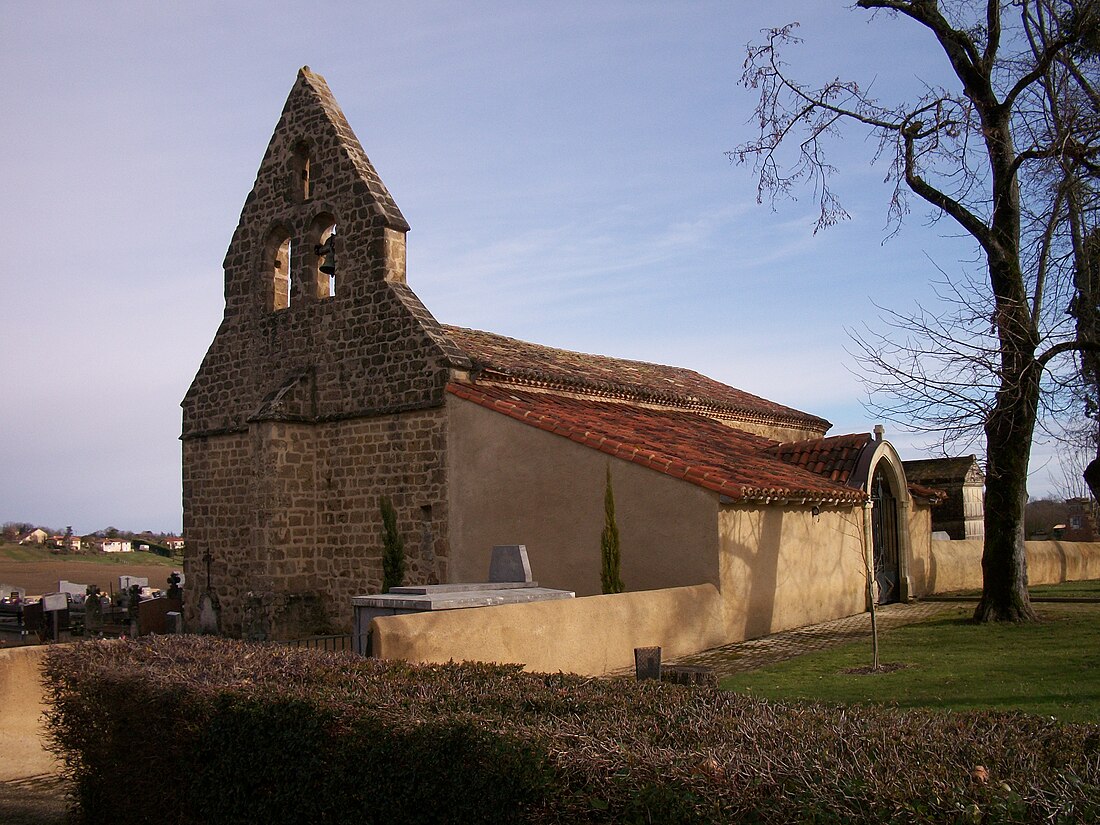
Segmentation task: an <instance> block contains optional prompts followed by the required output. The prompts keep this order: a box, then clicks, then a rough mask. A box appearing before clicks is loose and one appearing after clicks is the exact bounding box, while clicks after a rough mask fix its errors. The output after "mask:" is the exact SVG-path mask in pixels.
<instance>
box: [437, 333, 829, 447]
mask: <svg viewBox="0 0 1100 825" xmlns="http://www.w3.org/2000/svg"><path fill="white" fill-rule="evenodd" d="M442 328H443V331H444V332H445V333H446V334H447V336H448V337H449V338H450V339H451V340H452V341H453V342H454V343H455V344H456V345H457V346H458V348H459V349H460V350H462V351H464V352H465V353H466V354H467V356H468V357H469V359H470V361H471V362H472V363H473V366H474V370H473V374H474V375H475V377H481V378H483V379H486V380H496V381H504V382H507V383H510V384H519V385H528V386H536V387H542V388H548V389H556V390H561V391H569V392H578V393H581V394H585V395H595V396H598V397H603V398H618V399H622V400H630V401H640V402H643V403H655V404H662V405H668V406H673V407H679V408H681V409H689V410H695V411H699V412H703V413H707V414H712V415H714V414H717V415H718V416H719V417H723V415H724V416H725V417H732V418H736V419H740V420H746V421H757V422H763V423H777V424H785V425H788V426H792V427H798V428H802V429H808V430H810V431H816V432H820V433H821V434H822V435H824V434H825V433H826V432H827V431H828V429H829V427H830V426H831V425H830V424H829V422H828V421H826V420H825V419H823V418H819V417H818V416H816V415H810V414H809V413H804V412H800V411H799V410H795V409H792V408H791V407H785V406H783V405H782V404H776V403H775V402H773V401H768V400H767V399H765V398H760V397H759V396H756V395H752V394H751V393H747V392H744V391H742V390H739V389H736V388H734V387H730V386H727V385H726V384H723V383H721V382H719V381H715V380H714V379H712V378H707V377H706V376H705V375H702V374H700V373H698V372H695V371H694V370H689V369H684V368H682V367H666V366H664V365H662V364H650V363H647V362H645V361H628V360H625V359H622V358H609V357H607V356H605V355H587V354H585V353H580V352H571V351H569V350H563V349H556V348H555V347H547V346H543V345H542V344H532V343H530V342H528V341H520V340H517V339H515V338H507V337H505V336H503V335H496V334H494V333H491V332H481V331H479V330H473V329H463V328H462V327H452V326H446V325H444V326H443V327H442Z"/></svg>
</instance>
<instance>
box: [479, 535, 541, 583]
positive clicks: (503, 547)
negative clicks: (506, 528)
mask: <svg viewBox="0 0 1100 825" xmlns="http://www.w3.org/2000/svg"><path fill="white" fill-rule="evenodd" d="M489 581H491V582H529V581H531V562H530V561H528V559H527V546H526V545H524V544H499V545H497V546H496V547H494V548H493V555H492V558H491V559H490V560H489Z"/></svg>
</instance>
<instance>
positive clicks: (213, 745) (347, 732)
mask: <svg viewBox="0 0 1100 825" xmlns="http://www.w3.org/2000/svg"><path fill="white" fill-rule="evenodd" d="M45 678H46V683H47V688H48V691H49V694H50V700H51V703H52V709H51V710H50V712H49V714H48V725H49V730H50V733H51V736H52V737H53V742H54V747H55V748H56V749H57V751H58V753H59V754H60V755H61V756H62V758H63V761H64V764H65V767H66V771H67V773H68V774H69V776H70V777H71V778H72V779H74V780H75V786H76V789H77V795H78V798H79V800H80V803H81V805H82V813H83V816H84V818H85V820H86V821H111V822H113V823H118V824H119V825H127V824H128V823H131V822H133V823H137V822H146V821H149V815H150V812H149V810H148V808H145V807H138V806H134V805H133V804H132V802H131V801H132V800H133V799H143V800H148V801H150V804H153V805H155V806H156V811H157V813H156V817H155V820H156V821H172V822H179V823H186V824H187V825H190V824H191V823H195V824H196V825H197V823H205V822H223V823H246V822H257V821H262V822H265V823H270V825H281V823H288V825H289V823H295V824H296V825H298V824H299V823H301V822H302V821H303V820H308V821H310V822H361V823H373V822H378V823H384V822H385V823H388V822H402V823H418V822H425V823H427V822H433V823H434V822H483V821H494V822H531V823H566V822H568V823H573V822H581V823H584V822H600V823H609V822H616V823H617V822H626V823H635V822H637V823H643V822H646V823H648V822H673V823H703V822H760V823H787V822H818V823H826V822H835V823H848V822H854V823H879V822H886V821H889V822H897V823H932V822H973V821H982V822H1004V823H1032V822H1065V823H1071V822H1094V821H1100V726H1096V725H1064V724H1059V723H1057V722H1055V721H1053V720H1051V719H1049V718H1045V717H1039V716H1027V715H1024V714H1006V713H956V714H944V713H937V712H930V711H899V710H892V709H887V708H880V707H863V706H859V707H831V706H827V705H820V704H808V703H807V704H800V703H779V702H767V701H762V700H757V699H752V698H750V697H746V696H742V695H738V694H732V693H724V692H719V691H713V690H704V689H687V688H682V687H678V686H674V685H668V684H662V683H659V682H645V683H636V682H632V681H626V680H617V681H610V680H598V679H585V678H581V677H578V676H571V675H568V674H537V673H525V672H522V671H521V670H520V669H518V668H517V667H514V666H503V665H486V664H477V663H466V664H453V663H452V664H448V665H425V666H415V665H410V664H407V663H404V662H389V661H380V660H376V659H363V658H358V657H355V656H352V655H350V654H331V653H322V652H319V651H309V650H298V649H293V648H286V647H280V646H276V645H258V644H251V643H245V642H233V641H228V640H224V639H216V638H213V637H201V636H151V637H143V638H141V639H134V640H126V641H119V642H109V643H105V642H84V643H80V644H75V645H66V646H60V645H59V646H55V647H53V648H51V649H50V651H49V652H48V653H47V656H46V665H45ZM136 731H140V732H143V733H145V734H146V735H141V736H139V735H136V734H135V732H136ZM978 765H981V766H983V768H984V770H983V771H981V772H978V771H976V770H975V768H976V766H978Z"/></svg>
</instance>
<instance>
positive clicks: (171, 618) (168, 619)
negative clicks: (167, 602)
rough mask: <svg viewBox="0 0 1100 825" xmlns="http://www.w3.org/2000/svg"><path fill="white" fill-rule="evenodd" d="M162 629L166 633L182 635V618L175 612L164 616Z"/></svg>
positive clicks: (169, 612) (171, 611)
mask: <svg viewBox="0 0 1100 825" xmlns="http://www.w3.org/2000/svg"><path fill="white" fill-rule="evenodd" d="M164 629H165V631H167V632H168V633H183V616H181V615H180V614H179V612H178V611H176V610H169V611H168V612H167V613H166V614H164Z"/></svg>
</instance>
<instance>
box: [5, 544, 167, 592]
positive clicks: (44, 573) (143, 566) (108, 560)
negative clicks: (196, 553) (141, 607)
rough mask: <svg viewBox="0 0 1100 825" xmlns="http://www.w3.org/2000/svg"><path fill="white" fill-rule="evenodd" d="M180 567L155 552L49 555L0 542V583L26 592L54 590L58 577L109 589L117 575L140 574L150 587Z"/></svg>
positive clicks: (114, 585)
mask: <svg viewBox="0 0 1100 825" xmlns="http://www.w3.org/2000/svg"><path fill="white" fill-rule="evenodd" d="M182 569H183V563H182V562H181V561H180V560H179V559H166V558H164V557H163V556H158V555H156V554H155V553H96V554H94V555H92V554H90V555H87V556H80V555H70V554H64V555H53V554H52V553H50V551H49V550H43V549H41V548H38V547H27V546H20V545H18V544H8V543H0V584H8V585H12V586H13V587H22V588H24V589H26V591H27V595H28V596H32V595H33V596H38V595H41V594H42V593H52V592H54V591H55V590H57V582H58V581H59V580H61V579H64V580H65V581H71V582H79V583H81V584H96V585H99V587H100V588H102V589H103V590H107V591H109V590H110V589H111V588H117V587H118V577H119V576H140V577H144V578H147V579H149V584H150V586H152V587H167V586H168V575H169V574H170V573H171V572H172V571H173V570H182Z"/></svg>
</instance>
